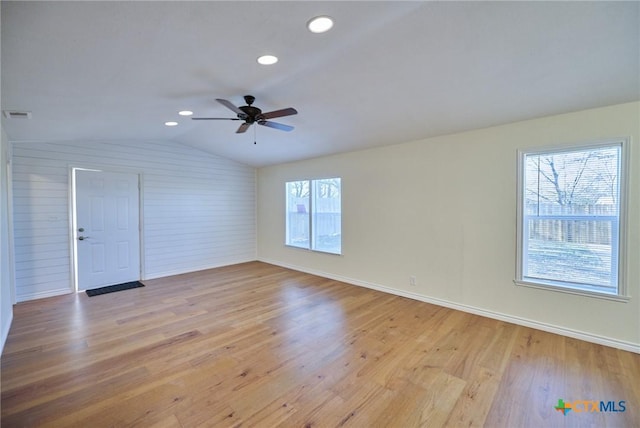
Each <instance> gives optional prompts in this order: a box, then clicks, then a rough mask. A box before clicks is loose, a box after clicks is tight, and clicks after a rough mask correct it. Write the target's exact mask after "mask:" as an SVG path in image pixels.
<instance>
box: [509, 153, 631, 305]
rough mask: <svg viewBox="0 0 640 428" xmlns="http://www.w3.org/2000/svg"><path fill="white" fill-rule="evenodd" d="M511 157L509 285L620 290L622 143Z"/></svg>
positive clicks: (592, 291) (605, 292) (620, 292)
mask: <svg viewBox="0 0 640 428" xmlns="http://www.w3.org/2000/svg"><path fill="white" fill-rule="evenodd" d="M518 157H519V177H518V178H519V182H518V248H517V250H518V251H517V252H518V255H517V260H518V266H517V278H516V283H518V284H521V285H534V286H542V287H551V288H554V289H561V290H565V291H570V292H578V293H580V294H597V295H601V296H602V295H613V296H621V295H623V292H624V290H623V287H622V285H621V284H623V281H622V279H623V278H622V277H623V269H622V268H621V263H620V261H621V260H624V258H623V254H622V249H623V248H624V245H622V244H621V243H622V241H623V239H621V238H622V237H623V235H621V233H620V232H621V231H624V228H623V227H622V226H623V224H621V223H622V222H621V219H624V210H623V209H622V207H624V201H623V200H621V197H622V198H624V192H623V191H622V188H623V184H624V180H623V178H624V176H623V173H624V171H623V168H622V167H623V158H624V156H623V142H613V143H605V144H598V145H589V146H582V147H580V148H573V149H557V150H545V151H530V152H519V156H518Z"/></svg>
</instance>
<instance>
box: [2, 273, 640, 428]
mask: <svg viewBox="0 0 640 428" xmlns="http://www.w3.org/2000/svg"><path fill="white" fill-rule="evenodd" d="M145 283H146V287H144V288H138V289H134V290H127V291H121V292H117V293H112V294H106V295H101V296H96V297H87V296H86V295H85V294H84V293H80V294H77V295H66V296H60V297H55V298H49V299H43V300H40V301H31V302H26V303H21V304H18V305H16V306H15V308H14V321H13V326H12V328H11V331H10V334H9V338H8V340H7V343H6V346H5V350H4V353H3V355H2V360H1V363H2V370H1V376H2V377H1V382H2V401H1V405H2V421H1V422H2V423H1V425H2V427H3V428H5V427H32V426H33V427H36V426H37V427H42V426H52V427H66V426H77V427H110V426H117V427H129V426H140V427H185V428H186V427H189V428H190V427H200V426H212V427H232V426H233V427H235V426H238V427H239V426H242V427H276V426H283V427H341V426H345V427H403V428H404V427H418V426H425V427H439V426H455V427H457V426H461V427H462V426H487V427H555V426H559V427H562V426H567V427H570V426H594V427H605V426H613V427H625V426H626V427H640V355H638V354H633V353H630V352H625V351H620V350H617V349H613V348H608V347H604V346H599V345H594V344H590V343H586V342H582V341H579V340H575V339H570V338H565V337H562V336H557V335H554V334H549V333H545V332H541V331H538V330H533V329H529V328H525V327H520V326H517V325H513V324H508V323H505V322H501V321H496V320H492V319H487V318H483V317H480V316H475V315H471V314H467V313H463V312H459V311H455V310H451V309H446V308H442V307H438V306H434V305H430V304H426V303H422V302H418V301H413V300H410V299H406V298H402V297H397V296H393V295H389V294H384V293H381V292H377V291H373V290H368V289H365V288H360V287H357V286H353V285H348V284H344V283H340V282H337V281H333V280H329V279H324V278H320V277H317V276H313V275H308V274H305V273H300V272H295V271H292V270H287V269H283V268H280V267H276V266H272V265H268V264H265V263H260V262H252V263H245V264H240V265H235V266H228V267H224V268H220V269H213V270H208V271H202V272H196V273H191V274H186V275H180V276H174V277H170V278H162V279H157V280H150V281H145ZM559 399H563V400H564V401H565V402H574V401H575V400H596V401H601V400H603V401H607V402H608V401H615V402H616V406H617V407H616V409H618V410H620V407H619V406H618V402H619V401H625V409H626V411H625V412H593V413H591V412H590V411H586V412H578V411H577V410H581V409H582V408H581V407H580V406H579V403H578V408H577V409H576V411H570V412H569V413H568V414H567V415H566V416H563V414H562V413H561V412H559V411H556V410H555V409H554V406H556V405H557V404H558V400H559Z"/></svg>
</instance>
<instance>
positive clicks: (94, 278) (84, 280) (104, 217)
mask: <svg viewBox="0 0 640 428" xmlns="http://www.w3.org/2000/svg"><path fill="white" fill-rule="evenodd" d="M138 182H139V181H138V175H137V174H129V173H119V172H104V171H87V170H75V195H76V231H75V235H74V236H75V239H76V267H77V269H76V271H77V289H78V291H81V290H89V289H92V288H98V287H103V286H107V285H114V284H120V283H123V282H130V281H137V280H138V279H140V232H139V227H138V225H139V221H140V218H139V210H140V206H139V188H138Z"/></svg>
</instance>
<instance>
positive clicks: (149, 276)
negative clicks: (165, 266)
mask: <svg viewBox="0 0 640 428" xmlns="http://www.w3.org/2000/svg"><path fill="white" fill-rule="evenodd" d="M256 260H257V259H256V258H248V259H241V260H234V261H229V262H225V263H219V264H213V265H207V266H197V267H193V268H190V269H172V270H168V271H164V272H154V273H151V274H147V275H145V276H144V278H142V279H141V281H144V280H145V279H158V278H166V277H168V276H175V275H184V274H186V273H193V272H200V271H203V270H209V269H216V268H220V267H225V266H233V265H237V264H240V263H248V262H255V261H256Z"/></svg>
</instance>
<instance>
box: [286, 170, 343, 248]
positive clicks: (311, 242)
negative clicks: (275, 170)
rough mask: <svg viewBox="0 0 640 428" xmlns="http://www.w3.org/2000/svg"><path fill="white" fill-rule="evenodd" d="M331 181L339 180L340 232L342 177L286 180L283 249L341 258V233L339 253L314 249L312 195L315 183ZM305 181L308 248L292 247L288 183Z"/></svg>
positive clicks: (313, 207)
mask: <svg viewBox="0 0 640 428" xmlns="http://www.w3.org/2000/svg"><path fill="white" fill-rule="evenodd" d="M333 179H339V180H340V230H341V231H342V177H340V176H330V177H317V178H301V179H296V180H287V181H285V183H284V188H285V196H286V197H285V226H284V227H285V233H284V235H285V238H284V239H285V242H284V245H285V247H288V248H296V249H299V250H303V251H313V252H315V253H322V254H329V255H333V256H342V254H343V252H342V233H341V234H340V252H338V253H335V252H332V251H326V250H322V249H317V248H314V230H313V229H314V218H313V215H314V209H315V206H314V205H315V204H314V193H315V191H316V190H315V189H316V186H317V184H316V182H318V181H323V180H333ZM303 181H306V182H308V187H309V196H308V197H309V211H308V213H307V215H308V224H309V230H308V234H309V246H308V247H302V246H298V245H293V244H290V243H289V242H288V241H289V209H288V208H289V202H288V201H289V183H295V182H303Z"/></svg>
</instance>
